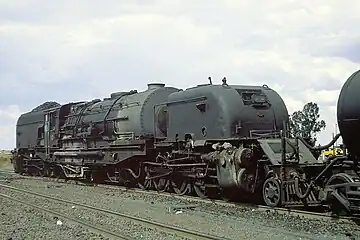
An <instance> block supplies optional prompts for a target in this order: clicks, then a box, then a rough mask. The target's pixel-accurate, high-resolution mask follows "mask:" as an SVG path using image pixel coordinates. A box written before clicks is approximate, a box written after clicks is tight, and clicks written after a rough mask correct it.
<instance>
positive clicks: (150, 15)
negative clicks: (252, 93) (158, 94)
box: [0, 0, 360, 148]
mask: <svg viewBox="0 0 360 240" xmlns="http://www.w3.org/2000/svg"><path fill="white" fill-rule="evenodd" d="M359 10H360V3H359V2H358V1H355V0H352V1H347V2H346V4H344V2H341V1H335V0H330V1H325V0H312V1H282V0H276V1H271V2H269V1H265V0H264V1H261V0H257V1H245V0H244V1H235V0H224V1H204V0H199V1H186V0H182V1H180V0H173V1H165V0H152V1H141V0H137V1H133V0H127V1H126V0H124V1H115V0H108V1H101V2H99V1H85V0H79V1H76V2H74V1H69V0H63V1H48V2H44V1H40V0H32V1H26V0H22V1H12V2H11V1H2V0H0V103H1V104H2V105H3V107H2V108H0V109H2V111H9V108H8V106H9V105H18V106H19V108H20V109H21V110H22V111H25V110H30V109H31V108H33V107H35V106H36V105H39V104H41V102H43V101H47V100H57V101H60V102H66V101H72V100H81V99H88V98H92V97H94V98H95V97H96V98H103V97H106V96H108V95H109V94H110V92H114V91H121V90H129V89H134V88H137V89H144V88H145V86H146V84H147V83H148V82H150V81H156V82H157V81H163V82H165V83H166V84H168V85H172V86H177V87H180V88H186V87H190V86H193V85H195V84H199V83H204V82H207V79H206V78H207V77H208V76H212V77H213V79H214V82H220V79H221V78H222V77H223V76H226V77H227V78H228V82H229V83H234V84H267V85H269V86H270V87H272V88H274V89H275V90H277V91H278V92H279V94H280V95H281V96H282V97H283V98H284V101H285V103H286V104H287V106H288V109H289V112H293V111H295V110H299V109H301V108H302V106H303V105H304V104H305V103H306V102H309V101H314V102H317V103H318V104H319V106H320V110H321V113H322V118H324V119H325V120H326V121H327V122H328V126H334V125H335V121H336V108H335V104H336V102H337V97H338V93H339V91H340V87H341V85H342V84H343V83H344V82H345V80H346V79H347V78H348V77H349V76H350V75H351V73H352V72H354V71H355V70H357V68H358V63H357V60H359V61H360V57H358V56H357V55H356V54H355V53H356V52H358V50H359V49H360V44H359V42H360V32H359V31H358V29H357V28H358V27H357V26H358V25H359V23H360V18H359V17H358V12H359ZM353 52H355V53H353ZM54 89H55V92H53V91H54ZM0 107H1V106H0ZM3 116H4V114H0V123H2V122H3V121H5V120H4V117H3ZM13 116H14V115H13ZM7 118H8V117H7ZM7 121H8V120H7ZM7 124H10V123H7ZM4 126H5V127H4ZM10 126H13V125H2V128H4V129H10ZM4 129H3V130H1V132H0V133H1V138H0V139H1V140H0V148H11V147H13V142H14V141H13V139H14V134H13V130H9V131H8V130H7V132H5V130H4ZM331 131H332V128H331V127H329V128H328V131H327V132H324V133H322V134H321V136H320V140H321V143H325V142H327V141H328V139H329V138H330V137H331ZM4 139H5V140H4Z"/></svg>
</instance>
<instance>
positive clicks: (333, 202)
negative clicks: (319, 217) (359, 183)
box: [327, 173, 353, 216]
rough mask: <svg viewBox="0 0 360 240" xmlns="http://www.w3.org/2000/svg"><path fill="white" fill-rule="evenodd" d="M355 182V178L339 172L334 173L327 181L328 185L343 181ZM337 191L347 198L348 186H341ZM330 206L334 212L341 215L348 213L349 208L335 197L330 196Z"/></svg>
mask: <svg viewBox="0 0 360 240" xmlns="http://www.w3.org/2000/svg"><path fill="white" fill-rule="evenodd" d="M350 182H353V179H352V178H351V177H350V176H349V175H347V174H344V173H339V174H336V175H333V176H332V177H331V178H330V179H329V181H328V182H327V185H335V184H342V183H350ZM335 191H337V193H338V194H339V195H340V196H341V197H343V198H346V188H345V187H339V188H337V189H336V190H335ZM329 202H330V207H331V210H332V212H333V213H334V214H336V215H338V216H340V215H347V213H348V212H347V210H346V209H345V208H344V206H342V204H341V203H339V201H338V200H337V199H335V198H334V197H330V201H329Z"/></svg>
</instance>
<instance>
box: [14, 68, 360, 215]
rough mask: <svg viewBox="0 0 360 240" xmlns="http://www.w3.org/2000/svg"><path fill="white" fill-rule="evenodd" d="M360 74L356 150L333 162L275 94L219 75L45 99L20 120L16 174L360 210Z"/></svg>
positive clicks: (343, 123) (348, 132)
mask: <svg viewBox="0 0 360 240" xmlns="http://www.w3.org/2000/svg"><path fill="white" fill-rule="evenodd" d="M356 74H357V73H356ZM356 74H355V75H353V76H352V78H351V79H352V80H351V79H350V80H349V81H348V83H347V85H345V90H344V89H343V92H342V94H341V96H340V104H339V109H340V110H339V127H340V132H341V135H342V136H343V140H344V143H345V144H346V145H347V146H348V149H349V151H350V154H349V155H347V156H336V157H334V158H333V159H329V160H328V161H326V162H323V161H320V160H317V159H316V158H315V157H314V155H313V153H312V151H315V150H319V149H321V147H320V148H313V147H311V146H310V145H308V144H307V142H306V141H304V140H303V139H301V138H290V137H289V134H288V131H287V124H286V123H287V122H288V111H287V108H286V106H285V104H284V102H283V100H282V98H281V97H280V96H279V95H278V94H277V93H276V92H275V91H274V90H272V89H270V88H269V87H268V86H266V85H264V86H238V85H228V84H227V82H226V79H225V78H224V79H223V83H222V84H220V85H213V84H212V83H211V78H209V80H210V84H203V85H198V86H196V87H193V88H189V89H186V90H180V89H177V88H173V87H165V85H164V84H159V83H153V84H148V89H147V90H145V91H142V92H137V91H136V90H132V91H130V92H118V93H113V94H111V96H110V97H109V98H105V99H103V100H100V99H95V100H93V101H89V102H76V103H68V104H65V105H59V104H56V103H46V104H43V105H41V106H39V107H37V108H35V109H34V110H32V111H31V112H28V113H25V114H23V115H21V116H20V118H19V119H18V122H17V128H16V149H15V150H14V151H13V156H12V162H13V166H14V170H15V172H17V173H22V174H25V173H26V174H29V175H41V176H48V177H59V178H65V179H81V180H88V181H91V182H111V183H116V184H122V185H126V186H130V187H140V188H143V189H150V188H155V189H156V190H158V191H173V192H175V193H177V194H190V193H193V194H197V195H198V196H200V197H219V196H221V197H227V198H229V197H231V198H237V199H238V200H242V199H244V198H247V199H251V200H252V201H259V200H262V201H263V202H265V204H267V205H269V206H309V205H323V204H326V205H329V206H331V207H332V209H333V210H334V211H336V212H338V213H340V212H346V213H354V212H357V211H358V210H359V209H360V208H359V205H358V204H357V203H358V202H359V200H360V198H359V195H360V191H359V190H360V184H359V183H358V182H357V181H358V180H359V177H358V174H357V167H358V163H357V159H358V156H359V150H358V148H357V147H356V139H354V138H353V136H357V135H356V133H357V131H359V130H360V129H359V128H360V125H359V123H358V121H359V120H358V119H359V117H360V116H359V115H360V103H359V102H351V97H349V96H348V94H349V93H348V92H349V91H357V89H360V86H358V88H356V87H354V88H349V86H348V85H349V82H350V84H351V82H355V81H357V82H356V83H355V84H358V85H360V77H359V75H356ZM356 79H357V80H356ZM346 91H348V92H346ZM350 94H352V93H350ZM350 96H351V95H350ZM356 104H359V105H356ZM354 113H356V114H357V115H354ZM337 137H339V136H337ZM334 142H335V140H333V141H332V142H331V143H330V144H329V145H327V146H324V147H323V148H326V147H328V146H330V145H331V144H333V143H334ZM335 184H338V185H335Z"/></svg>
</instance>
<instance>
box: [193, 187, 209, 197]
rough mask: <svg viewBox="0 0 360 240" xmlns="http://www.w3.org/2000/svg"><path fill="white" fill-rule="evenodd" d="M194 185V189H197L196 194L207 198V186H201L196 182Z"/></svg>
mask: <svg viewBox="0 0 360 240" xmlns="http://www.w3.org/2000/svg"><path fill="white" fill-rule="evenodd" d="M193 187H194V191H195V193H196V195H198V196H199V197H200V198H207V196H206V188H205V186H204V185H201V186H199V185H196V184H194V185H193Z"/></svg>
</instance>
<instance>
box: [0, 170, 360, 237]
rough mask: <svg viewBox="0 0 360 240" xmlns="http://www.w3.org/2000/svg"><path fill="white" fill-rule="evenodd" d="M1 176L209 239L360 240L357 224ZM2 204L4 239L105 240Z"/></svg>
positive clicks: (67, 209)
mask: <svg viewBox="0 0 360 240" xmlns="http://www.w3.org/2000/svg"><path fill="white" fill-rule="evenodd" d="M8 166H9V165H8ZM1 174H2V175H0V183H4V182H5V183H6V184H9V185H11V186H15V187H19V188H23V189H26V190H30V191H33V192H38V193H42V194H46V195H51V196H55V197H60V198H62V199H67V200H71V201H76V202H79V203H83V204H90V205H92V206H96V207H101V208H105V209H108V210H113V211H116V212H121V213H126V214H129V215H133V216H141V217H143V218H146V219H149V220H151V221H156V222H161V223H167V224H171V225H175V226H179V227H182V228H186V229H192V230H196V231H199V232H203V233H211V234H213V235H216V236H221V237H226V238H228V239H274V240H275V239H279V240H280V239H360V228H359V227H358V226H357V225H355V224H349V223H334V222H330V221H325V220H319V219H307V218H300V217H295V216H290V215H282V214H274V213H270V212H263V211H258V210H256V209H250V210H249V209H241V208H238V207H237V208H228V207H222V206H215V205H213V204H207V203H201V204H200V203H196V202H192V201H191V200H179V199H176V198H173V197H171V196H162V195H158V194H154V193H153V194H149V193H139V192H134V191H131V190H124V189H105V188H100V187H93V186H83V185H75V184H65V183H59V182H53V181H43V180H34V179H25V178H22V177H21V176H20V175H15V174H8V175H7V174H6V173H1ZM0 193H1V194H6V195H8V196H11V197H15V198H19V199H22V200H25V201H26V202H28V203H31V204H34V205H37V206H39V207H42V208H47V209H50V210H53V211H56V212H59V213H61V214H65V215H66V216H71V217H73V218H77V219H81V220H83V221H86V222H88V223H90V224H92V225H97V226H102V227H104V228H107V229H110V230H111V231H114V232H120V233H122V234H124V235H127V236H130V237H133V238H134V239H151V240H154V239H156V240H157V239H159V240H162V239H184V238H181V237H178V236H175V235H171V234H168V233H163V232H161V231H159V230H157V229H152V228H149V227H147V226H142V225H139V224H135V223H133V222H131V221H127V220H124V219H121V218H119V217H116V216H110V215H107V214H102V213H98V212H94V211H89V210H86V209H83V208H81V207H74V206H70V205H68V204H60V203H57V202H54V201H51V200H43V199H41V198H38V197H34V196H31V195H27V194H19V193H17V192H14V191H11V190H8V189H5V188H1V187H0ZM0 201H1V204H0V236H1V237H0V239H12V240H15V239H105V237H104V236H102V235H101V234H99V233H96V232H91V231H89V230H86V229H84V228H83V227H81V226H79V225H77V224H74V223H72V222H69V221H66V220H65V219H62V218H61V217H59V216H52V215H49V214H48V213H44V212H41V211H39V210H37V209H33V208H31V207H28V206H24V205H22V204H19V203H15V202H13V201H11V200H8V199H5V198H3V197H1V196H0ZM189 204H191V205H194V204H195V205H196V206H195V207H193V208H190V209H188V208H186V207H185V208H184V207H183V209H181V206H187V205H189ZM59 220H60V221H61V222H62V224H61V225H58V224H57V222H58V221H59Z"/></svg>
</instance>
